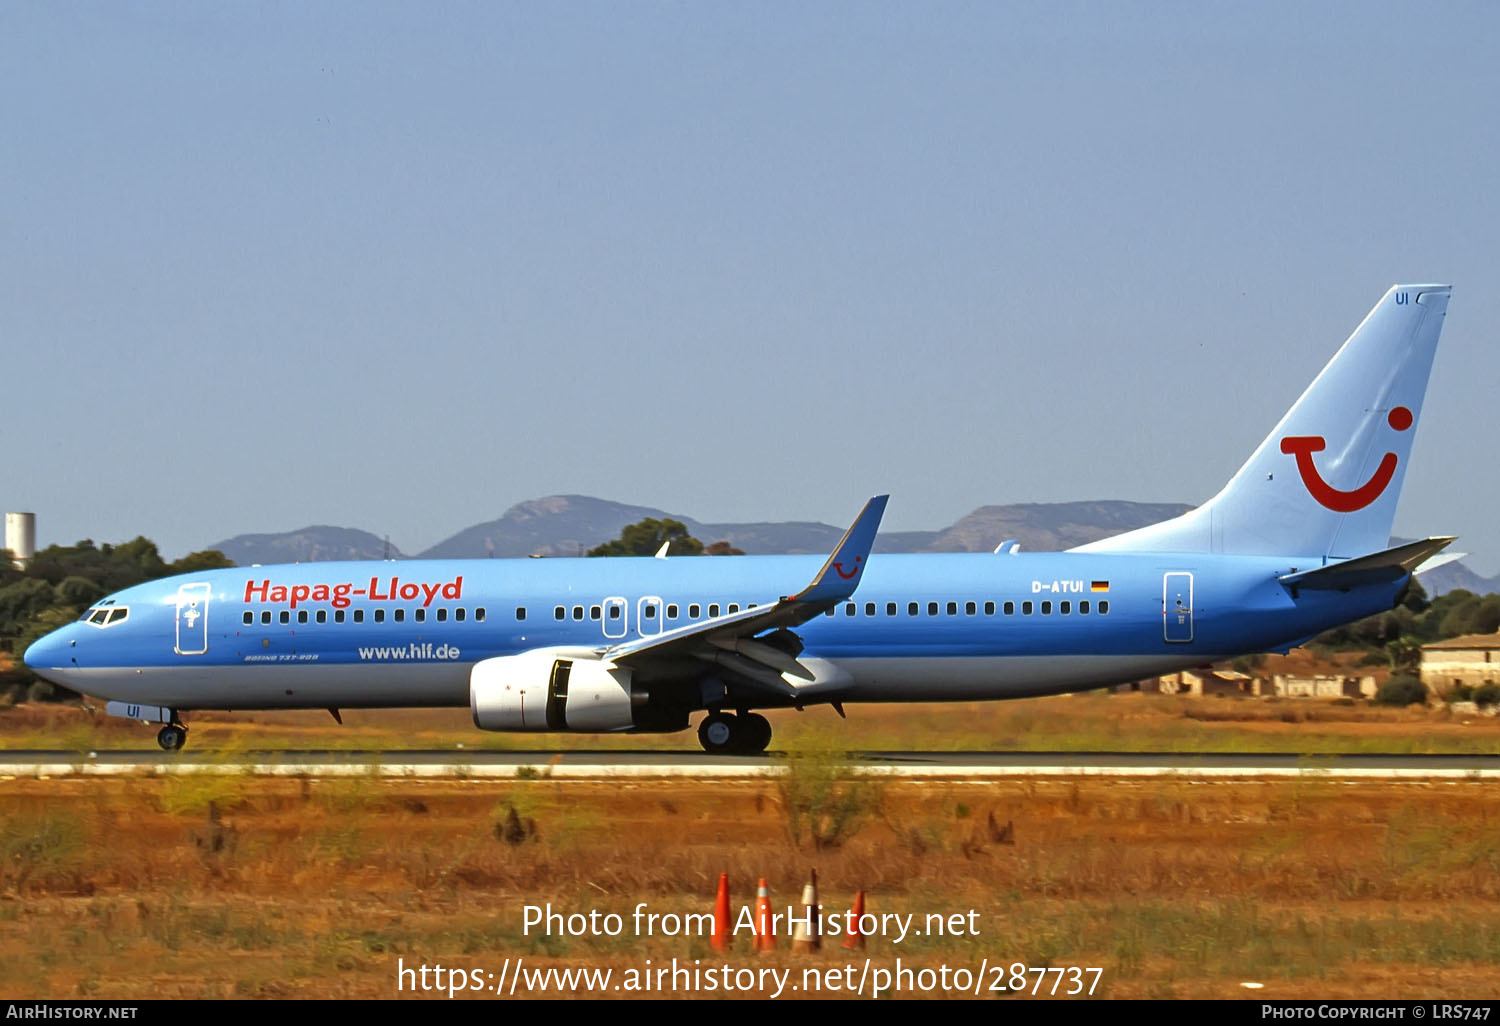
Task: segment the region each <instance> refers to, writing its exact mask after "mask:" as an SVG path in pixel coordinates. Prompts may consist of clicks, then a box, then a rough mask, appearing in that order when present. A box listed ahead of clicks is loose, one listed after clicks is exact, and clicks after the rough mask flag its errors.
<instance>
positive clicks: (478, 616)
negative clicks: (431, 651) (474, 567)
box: [396, 606, 599, 623]
mask: <svg viewBox="0 0 1500 1026" xmlns="http://www.w3.org/2000/svg"><path fill="white" fill-rule="evenodd" d="M396 619H398V620H399V619H400V617H399V616H398V617H397V618H396ZM594 619H595V620H597V619H599V607H598V606H595V607H594ZM474 622H475V623H484V607H483V606H478V607H476V608H475V610H474Z"/></svg>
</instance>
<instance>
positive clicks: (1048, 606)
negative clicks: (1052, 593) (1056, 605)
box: [1042, 602, 1052, 616]
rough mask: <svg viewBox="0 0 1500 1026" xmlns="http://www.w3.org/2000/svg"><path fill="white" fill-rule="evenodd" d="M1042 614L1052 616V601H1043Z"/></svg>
mask: <svg viewBox="0 0 1500 1026" xmlns="http://www.w3.org/2000/svg"><path fill="white" fill-rule="evenodd" d="M1042 615H1043V616H1051V615H1052V603H1051V602H1043V603H1042Z"/></svg>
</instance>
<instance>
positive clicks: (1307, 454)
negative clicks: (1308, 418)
mask: <svg viewBox="0 0 1500 1026" xmlns="http://www.w3.org/2000/svg"><path fill="white" fill-rule="evenodd" d="M1386 423H1388V424H1390V426H1391V427H1392V428H1393V429H1394V430H1396V431H1405V430H1407V429H1408V428H1410V427H1411V425H1412V415H1411V411H1410V410H1408V409H1407V408H1406V407H1405V406H1397V407H1396V408H1394V409H1393V410H1391V412H1390V415H1389V416H1387V417H1386ZM1327 447H1328V443H1327V441H1326V440H1325V439H1324V438H1323V436H1322V435H1291V436H1288V437H1286V438H1283V439H1282V440H1281V451H1282V452H1284V453H1288V454H1290V455H1293V456H1295V457H1297V473H1299V474H1301V475H1302V483H1303V484H1304V485H1306V486H1307V491H1308V493H1309V494H1310V495H1312V497H1313V498H1314V499H1317V500H1318V504H1319V505H1321V506H1323V507H1325V508H1327V509H1331V510H1333V511H1334V512H1335V513H1353V512H1355V511H1356V510H1361V509H1364V508H1365V507H1366V506H1368V505H1369V504H1370V503H1372V502H1374V501H1375V500H1376V499H1378V498H1380V496H1381V494H1382V493H1383V492H1384V491H1385V489H1386V486H1387V485H1389V484H1390V483H1391V478H1392V477H1394V476H1395V474H1396V463H1397V456H1396V454H1395V453H1393V452H1388V453H1386V454H1385V455H1384V456H1383V457H1381V460H1380V466H1378V467H1376V468H1375V473H1374V474H1373V475H1372V476H1371V477H1370V480H1368V481H1366V482H1365V483H1364V484H1362V485H1360V486H1359V487H1358V488H1356V489H1354V490H1353V491H1348V492H1345V491H1341V490H1339V489H1337V488H1335V487H1333V485H1331V484H1329V483H1328V482H1327V481H1324V480H1323V475H1322V474H1320V473H1319V472H1318V467H1317V464H1315V463H1314V462H1313V453H1315V452H1322V451H1323V450H1324V449H1326V448H1327Z"/></svg>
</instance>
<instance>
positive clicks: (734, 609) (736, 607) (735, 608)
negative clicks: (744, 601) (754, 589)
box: [729, 602, 740, 613]
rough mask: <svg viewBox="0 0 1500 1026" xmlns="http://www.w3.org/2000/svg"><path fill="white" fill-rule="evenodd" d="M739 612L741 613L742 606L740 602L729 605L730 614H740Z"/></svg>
mask: <svg viewBox="0 0 1500 1026" xmlns="http://www.w3.org/2000/svg"><path fill="white" fill-rule="evenodd" d="M739 611H740V604H739V603H738V602H731V603H729V612H731V613H738V612H739Z"/></svg>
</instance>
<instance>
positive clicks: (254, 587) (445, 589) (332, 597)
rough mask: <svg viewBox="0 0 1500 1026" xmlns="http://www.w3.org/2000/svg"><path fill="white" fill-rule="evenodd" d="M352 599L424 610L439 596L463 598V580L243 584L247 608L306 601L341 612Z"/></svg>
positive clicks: (461, 578)
mask: <svg viewBox="0 0 1500 1026" xmlns="http://www.w3.org/2000/svg"><path fill="white" fill-rule="evenodd" d="M355 596H358V597H359V598H365V599H369V600H370V601H372V602H416V601H418V600H420V601H421V604H422V606H423V607H426V606H430V605H432V600H433V599H435V598H438V597H442V598H445V599H448V600H449V601H451V602H456V601H459V600H460V599H462V598H463V597H464V579H463V575H462V574H460V575H459V576H457V577H455V578H453V580H451V581H430V582H429V581H423V582H421V583H420V584H419V583H416V582H413V581H403V580H401V578H399V577H396V576H394V575H393V576H391V577H389V578H380V577H371V578H370V583H369V584H368V585H366V586H364V587H359V588H356V587H355V586H354V582H352V581H346V582H345V583H343V584H292V585H286V584H272V583H271V581H270V579H269V578H267V579H264V580H261V581H258V582H257V581H246V582H245V604H246V605H249V604H250V603H251V602H260V603H267V604H271V605H280V604H282V603H286V604H288V605H289V606H290V607H291V608H292V609H296V608H297V606H298V605H300V604H303V603H307V602H327V603H328V604H329V605H331V606H333V607H334V608H335V609H344V608H346V607H347V606H349V604H350V603H352V602H353V601H354V597H355Z"/></svg>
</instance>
